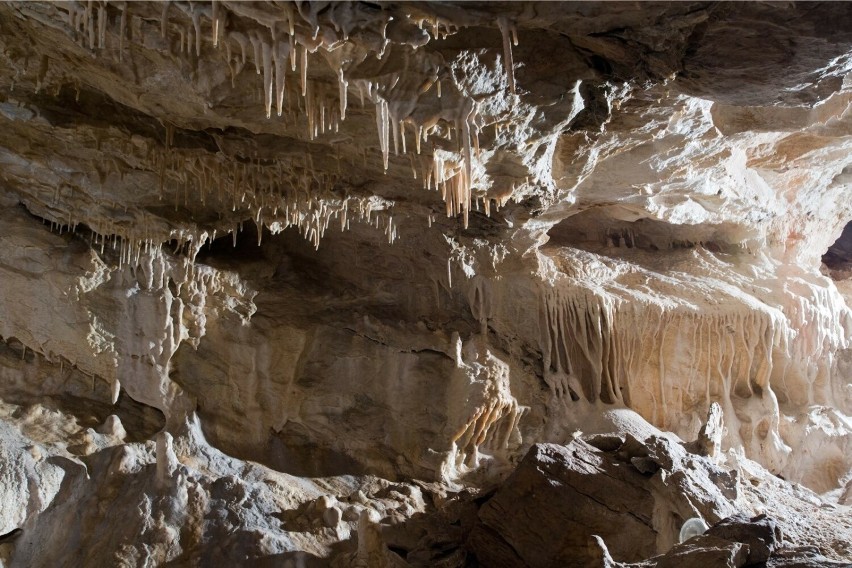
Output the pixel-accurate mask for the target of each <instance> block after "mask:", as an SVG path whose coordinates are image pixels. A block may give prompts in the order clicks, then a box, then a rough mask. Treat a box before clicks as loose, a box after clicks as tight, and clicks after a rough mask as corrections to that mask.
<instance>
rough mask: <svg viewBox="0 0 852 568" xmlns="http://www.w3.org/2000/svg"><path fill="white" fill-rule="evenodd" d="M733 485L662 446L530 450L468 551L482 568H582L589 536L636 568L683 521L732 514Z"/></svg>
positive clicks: (724, 475)
mask: <svg viewBox="0 0 852 568" xmlns="http://www.w3.org/2000/svg"><path fill="white" fill-rule="evenodd" d="M636 454H640V456H641V460H647V462H650V463H653V464H655V465H656V468H655V469H653V470H652V471H651V470H649V468H647V465H646V462H645V461H639V462H638V463H637V458H639V456H637V455H636ZM735 479H736V478H735V476H731V475H730V474H729V473H728V472H726V471H724V470H721V469H718V468H717V467H716V466H714V465H713V464H712V463H711V462H709V461H708V460H706V459H704V458H701V457H698V456H692V457H691V458H690V457H687V456H686V454H685V452H684V451H683V450H682V449H680V447H679V446H678V445H677V444H674V443H672V442H670V441H668V440H666V439H665V438H657V437H651V438H649V439H648V441H647V442H646V443H645V444H643V443H641V442H639V441H638V440H636V439H635V438H633V437H632V436H630V435H629V434H628V437H627V441H626V442H625V443H624V444H623V445H622V447H621V448H619V450H617V451H616V452H613V453H604V452H601V451H598V450H596V449H595V448H594V447H593V446H591V445H589V444H586V443H585V442H583V441H582V440H574V441H572V442H571V443H570V444H568V445H567V446H564V447H563V446H556V445H552V444H548V445H536V446H533V448H532V449H531V450H530V452H529V454H527V456H526V457H525V458H524V460H523V461H522V462H521V463H520V465H519V466H518V469H517V470H516V471H515V472H514V473H513V474H512V475H511V476H510V477H509V478H508V479H507V480H506V482H505V483H504V484H503V486H502V487H501V488H500V489H499V490H498V491H497V493H496V494H495V495H494V497H493V498H491V499H490V500H489V501H488V502H487V503H486V504H485V505H483V507H482V508H481V509H480V512H479V519H480V521H481V524H480V525H478V526H477V527H476V528H475V529H474V531H473V533H472V535H471V539H470V547H471V548H472V549H473V551H474V552H475V553H476V554H477V557H478V558H479V559H480V561H482V562H484V563H485V564H487V565H507V566H508V565H515V566H584V565H586V564H588V563H589V562H592V561H593V559H594V556H593V549H590V548H589V538H590V537H592V536H598V537H600V538H602V539H603V541H604V542H605V543H612V544H608V545H607V546H608V551H609V553H610V554H611V555H612V558H614V559H615V560H616V561H622V562H635V561H639V560H642V559H643V558H647V557H649V556H652V555H653V554H654V553H655V552H660V551H665V550H667V549H669V548H670V547H671V546H672V544H673V543H675V542H676V539H677V537H676V535H677V533H678V532H679V531H680V525H681V524H682V523H683V521H684V520H686V519H687V518H691V517H693V516H700V517H703V518H706V519H709V520H711V521H712V522H715V521H719V520H721V519H722V518H724V517H727V516H728V514H730V513H731V512H733V511H734V510H735V508H734V502H735V501H736V499H737V494H736V481H735ZM677 519H679V520H680V522H677ZM726 534H727V533H726ZM735 548H736V547H733V548H731V549H730V551H728V552H726V553H725V554H728V553H730V554H731V555H733V556H737V555H738V554H739V548H736V550H735ZM726 550H727V549H726ZM507 551H511V552H510V553H507ZM747 555H748V551H746V552H745V553H744V556H743V558H745V556H747ZM733 556H732V557H733ZM506 558H509V559H511V560H509V561H507V560H506Z"/></svg>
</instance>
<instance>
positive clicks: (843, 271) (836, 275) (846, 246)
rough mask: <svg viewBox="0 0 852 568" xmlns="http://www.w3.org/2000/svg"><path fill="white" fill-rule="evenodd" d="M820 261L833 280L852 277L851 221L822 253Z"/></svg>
mask: <svg viewBox="0 0 852 568" xmlns="http://www.w3.org/2000/svg"><path fill="white" fill-rule="evenodd" d="M822 263H823V264H825V266H826V268H828V271H829V274H830V275H831V278H833V279H834V280H847V279H849V278H852V221H850V222H849V223H847V224H846V227H844V228H843V232H842V233H841V234H840V237H839V238H838V239H837V240H836V241H834V244H833V245H831V246H830V247H828V250H827V251H826V253H825V254H824V255H822Z"/></svg>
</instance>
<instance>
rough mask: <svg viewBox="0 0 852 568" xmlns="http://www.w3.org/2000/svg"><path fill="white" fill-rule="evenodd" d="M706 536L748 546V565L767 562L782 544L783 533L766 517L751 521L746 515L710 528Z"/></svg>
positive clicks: (731, 518) (758, 517)
mask: <svg viewBox="0 0 852 568" xmlns="http://www.w3.org/2000/svg"><path fill="white" fill-rule="evenodd" d="M706 534H707V535H709V536H713V537H716V538H721V539H724V540H729V541H731V542H740V543H743V544H745V545H746V546H748V558H747V559H746V564H758V563H760V562H766V561H767V560H768V559H769V557H770V555H771V554H772V552H773V551H774V550H775V547H776V545H777V544H779V543H780V542H781V531H780V530H779V529H778V527H777V525H776V524H775V521H774V520H772V519H770V518H768V517H766V515H759V516H757V517H753V518H751V519H749V518H748V517H747V516H745V515H739V516H734V517H728V518H727V519H723V520H722V521H720V522H719V523H717V524H716V525H714V526H712V527H710V529H709V530H707V532H706Z"/></svg>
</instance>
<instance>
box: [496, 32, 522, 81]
mask: <svg viewBox="0 0 852 568" xmlns="http://www.w3.org/2000/svg"><path fill="white" fill-rule="evenodd" d="M497 25H498V26H499V27H500V33H501V34H502V35H503V65H504V66H505V68H506V78H507V79H508V81H509V90H510V91H511V92H512V93H514V92H515V62H514V59H513V58H512V44H511V42H510V40H509V34H512V37H513V38H514V43H515V45H518V40H517V36H516V35H515V34H516V32H515V26H514V24H510V23H509V20H508V19H507V18H506V17H505V16H501V17H500V18H498V19H497Z"/></svg>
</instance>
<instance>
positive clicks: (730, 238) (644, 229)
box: [548, 206, 747, 253]
mask: <svg viewBox="0 0 852 568" xmlns="http://www.w3.org/2000/svg"><path fill="white" fill-rule="evenodd" d="M630 219H631V214H630V213H629V212H628V211H626V210H623V209H622V208H621V207H619V206H609V207H598V208H594V209H588V210H586V211H583V212H581V213H577V214H576V215H573V216H571V217H568V218H567V219H565V220H563V221H561V222H559V223H557V224H556V225H554V226H553V227H552V228H551V229H550V231H548V236H549V237H550V241H549V243H548V244H551V245H555V246H570V247H575V248H579V249H583V250H589V251H593V252H601V249H613V248H615V249H639V250H646V251H665V250H674V249H691V248H695V247H697V246H701V247H704V248H705V249H707V250H709V251H711V252H722V253H735V252H740V251H742V250H743V245H742V244H741V243H742V242H743V241H744V240H745V239H746V237H747V235H745V234H744V230H743V229H742V228H740V227H737V226H735V225H675V224H672V223H667V222H665V221H658V220H656V219H649V218H643V219H636V220H630Z"/></svg>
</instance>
